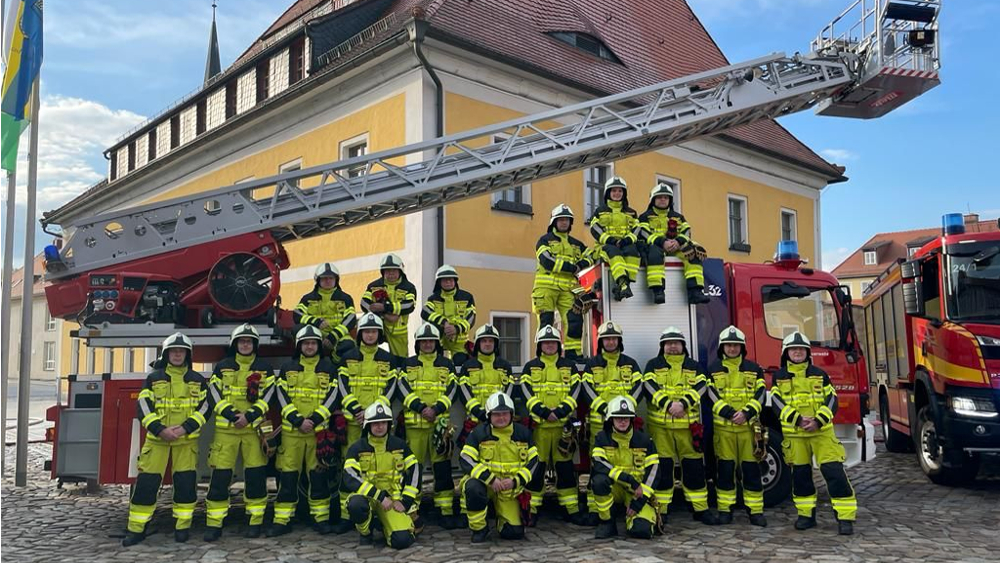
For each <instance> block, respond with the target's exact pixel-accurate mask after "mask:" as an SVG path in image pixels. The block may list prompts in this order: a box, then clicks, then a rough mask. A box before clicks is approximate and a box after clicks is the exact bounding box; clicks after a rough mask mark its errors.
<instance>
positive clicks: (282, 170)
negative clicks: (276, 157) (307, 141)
mask: <svg viewBox="0 0 1000 563" xmlns="http://www.w3.org/2000/svg"><path fill="white" fill-rule="evenodd" d="M296 170H302V159H301V158H300V159H297V160H293V161H292V162H286V163H285V164H282V165H281V166H279V167H278V174H287V173H289V172H295V171H296ZM288 184H289V185H291V186H294V187H298V186H299V181H298V180H297V179H296V180H289V181H288Z"/></svg>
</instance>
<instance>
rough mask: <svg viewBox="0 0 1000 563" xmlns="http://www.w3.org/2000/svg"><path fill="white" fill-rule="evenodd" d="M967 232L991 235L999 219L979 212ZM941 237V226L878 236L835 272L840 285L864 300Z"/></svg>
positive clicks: (971, 215) (967, 223)
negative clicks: (891, 270) (888, 272)
mask: <svg viewBox="0 0 1000 563" xmlns="http://www.w3.org/2000/svg"><path fill="white" fill-rule="evenodd" d="M965 230H966V231H969V232H976V233H989V232H994V231H996V230H998V227H997V220H996V219H989V220H985V221H981V220H980V219H979V215H978V214H976V213H969V214H967V215H965ZM940 234H941V227H940V226H938V227H930V228H926V229H914V230H912V231H895V232H890V233H878V234H876V235H874V236H873V237H872V238H870V239H868V241H867V242H865V243H864V244H862V245H861V247H860V248H858V249H857V250H855V251H854V252H853V253H852V254H851V255H850V256H848V257H847V258H846V259H845V260H844V261H843V262H841V263H840V264H839V265H838V266H837V267H836V268H834V269H833V274H834V275H835V276H837V279H838V280H840V283H842V284H844V285H847V286H848V287H850V288H851V295H853V296H854V297H861V295H862V294H863V293H864V292H865V290H866V289H868V286H869V285H870V284H871V283H872V282H873V281H875V278H877V277H878V275H879V274H881V273H882V272H884V271H885V269H886V268H888V267H889V266H890V265H892V263H893V262H895V261H896V260H899V259H900V258H908V257H910V256H912V255H913V253H914V252H916V251H917V250H918V249H920V247H922V246H923V245H925V244H927V243H928V242H929V241H930V240H932V239H934V237H937V236H939V235H940Z"/></svg>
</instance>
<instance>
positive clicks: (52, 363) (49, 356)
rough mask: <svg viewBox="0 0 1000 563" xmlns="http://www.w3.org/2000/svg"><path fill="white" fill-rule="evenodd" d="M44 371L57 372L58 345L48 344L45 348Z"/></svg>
mask: <svg viewBox="0 0 1000 563" xmlns="http://www.w3.org/2000/svg"><path fill="white" fill-rule="evenodd" d="M44 352H45V355H44V362H45V363H44V365H43V367H44V369H45V371H55V370H56V343H55V342H46V343H45V348H44Z"/></svg>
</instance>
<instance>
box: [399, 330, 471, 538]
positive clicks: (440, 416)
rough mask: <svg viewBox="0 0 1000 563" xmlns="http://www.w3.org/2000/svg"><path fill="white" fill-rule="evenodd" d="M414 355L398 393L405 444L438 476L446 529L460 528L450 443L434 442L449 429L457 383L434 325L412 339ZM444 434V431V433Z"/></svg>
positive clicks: (401, 377)
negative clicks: (450, 412)
mask: <svg viewBox="0 0 1000 563" xmlns="http://www.w3.org/2000/svg"><path fill="white" fill-rule="evenodd" d="M414 339H415V344H414V349H415V352H416V353H415V354H414V355H412V356H410V357H409V358H406V360H405V361H404V362H403V363H402V365H400V368H399V370H400V374H399V394H400V395H401V396H402V397H403V408H404V410H405V413H406V415H405V417H404V421H405V424H406V443H407V444H409V446H410V449H411V450H413V454H414V455H415V456H417V462H418V463H420V465H421V466H423V467H428V466H429V467H431V470H432V471H433V473H434V506H435V507H436V508H437V511H438V514H439V516H440V519H439V523H440V525H441V527H442V528H445V529H449V530H450V529H454V528H457V527H458V525H459V522H458V521H457V520H456V519H455V516H454V514H455V508H454V497H455V494H454V493H455V481H454V480H453V479H452V477H451V444H452V443H451V439H450V438H448V437H447V436H445V438H444V439H443V440H442V442H441V443H438V444H435V440H434V439H433V438H434V434H435V432H438V433H439V435H440V434H441V433H442V429H443V428H444V427H447V425H448V414H449V413H448V411H449V409H451V404H452V402H453V401H454V400H455V394H456V392H457V388H458V380H457V378H456V377H455V367H454V364H452V363H451V360H449V359H448V358H446V357H445V356H444V353H443V351H442V349H441V335H440V333H438V330H437V327H435V326H434V325H432V324H431V323H424V324H422V325H420V328H419V329H417V332H416V334H415V335H414ZM445 434H446V433H445Z"/></svg>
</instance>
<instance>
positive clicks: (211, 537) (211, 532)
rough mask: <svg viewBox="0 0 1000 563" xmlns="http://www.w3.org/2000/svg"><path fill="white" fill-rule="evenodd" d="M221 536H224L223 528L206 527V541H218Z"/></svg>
mask: <svg viewBox="0 0 1000 563" xmlns="http://www.w3.org/2000/svg"><path fill="white" fill-rule="evenodd" d="M221 537H222V528H215V527H212V526H209V527H208V528H205V541H208V542H212V541H217V540H218V539H219V538H221Z"/></svg>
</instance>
